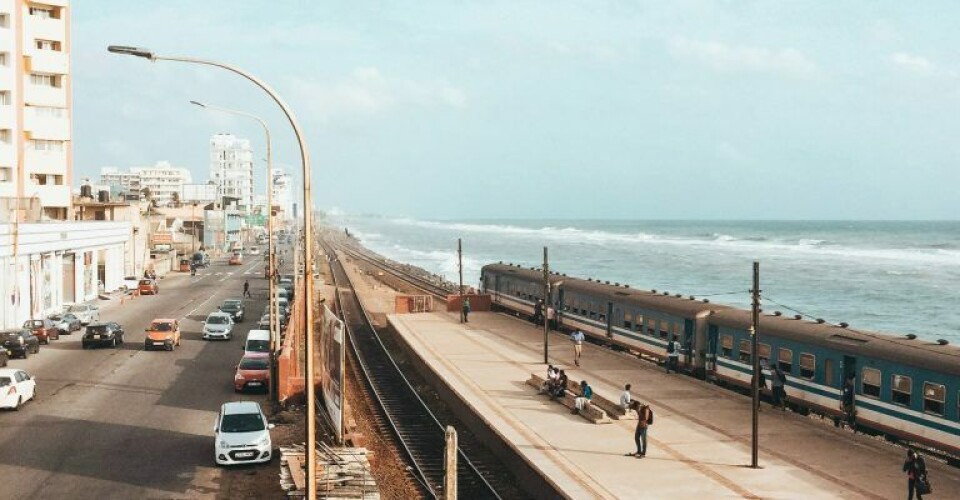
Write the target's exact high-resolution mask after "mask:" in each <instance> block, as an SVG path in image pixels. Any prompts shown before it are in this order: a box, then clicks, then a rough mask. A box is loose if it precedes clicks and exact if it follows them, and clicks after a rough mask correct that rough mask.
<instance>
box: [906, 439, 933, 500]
mask: <svg viewBox="0 0 960 500" xmlns="http://www.w3.org/2000/svg"><path fill="white" fill-rule="evenodd" d="M903 472H906V473H907V500H913V494H914V493H916V494H917V500H923V495H924V494H927V493H930V491H931V489H930V483H929V481H927V464H926V463H925V462H924V461H923V457H922V456H920V454H919V453H917V452H916V450H907V460H906V461H905V462H903Z"/></svg>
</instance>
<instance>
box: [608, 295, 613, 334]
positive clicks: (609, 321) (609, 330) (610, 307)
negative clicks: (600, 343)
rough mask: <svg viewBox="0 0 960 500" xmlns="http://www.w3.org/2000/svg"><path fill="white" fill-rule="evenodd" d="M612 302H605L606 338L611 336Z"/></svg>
mask: <svg viewBox="0 0 960 500" xmlns="http://www.w3.org/2000/svg"><path fill="white" fill-rule="evenodd" d="M613 325H614V323H613V302H607V338H613Z"/></svg>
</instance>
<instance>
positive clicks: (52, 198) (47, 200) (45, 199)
mask: <svg viewBox="0 0 960 500" xmlns="http://www.w3.org/2000/svg"><path fill="white" fill-rule="evenodd" d="M23 195H24V196H26V197H28V198H32V197H34V196H36V197H38V198H40V204H41V205H43V206H44V207H69V206H70V186H66V185H63V186H54V185H46V186H41V185H38V184H30V183H29V182H27V184H26V185H25V186H24V187H23Z"/></svg>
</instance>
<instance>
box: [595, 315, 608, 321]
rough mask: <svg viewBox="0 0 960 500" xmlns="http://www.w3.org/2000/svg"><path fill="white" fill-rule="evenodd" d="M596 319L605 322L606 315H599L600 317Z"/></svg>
mask: <svg viewBox="0 0 960 500" xmlns="http://www.w3.org/2000/svg"><path fill="white" fill-rule="evenodd" d="M597 319H599V320H600V321H606V320H607V315H606V314H600V315H598V316H597Z"/></svg>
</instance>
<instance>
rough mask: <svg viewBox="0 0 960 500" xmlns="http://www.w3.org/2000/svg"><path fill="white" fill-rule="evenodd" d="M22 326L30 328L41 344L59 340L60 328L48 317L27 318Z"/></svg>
mask: <svg viewBox="0 0 960 500" xmlns="http://www.w3.org/2000/svg"><path fill="white" fill-rule="evenodd" d="M23 328H24V329H26V330H30V331H31V332H33V334H34V335H36V336H37V339H39V340H40V342H41V343H43V344H49V343H50V341H51V340H60V330H59V329H58V328H57V325H55V324H53V321H50V320H49V319H28V320H26V321H24V322H23Z"/></svg>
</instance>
